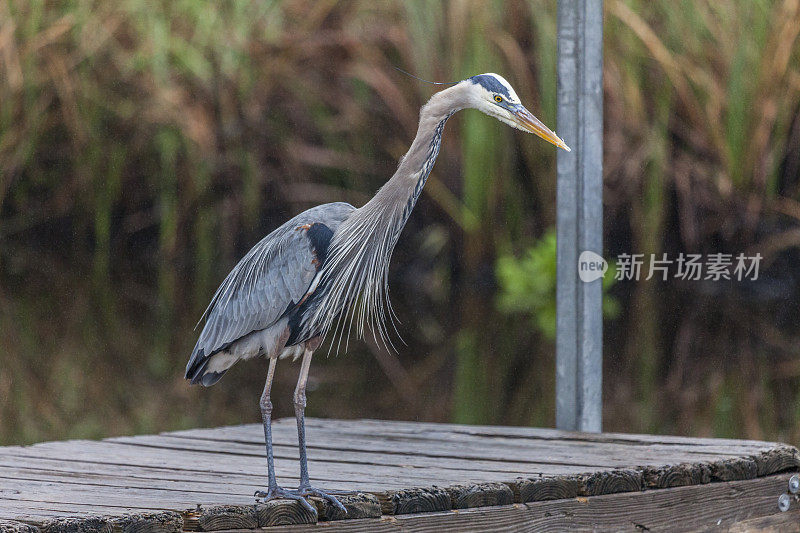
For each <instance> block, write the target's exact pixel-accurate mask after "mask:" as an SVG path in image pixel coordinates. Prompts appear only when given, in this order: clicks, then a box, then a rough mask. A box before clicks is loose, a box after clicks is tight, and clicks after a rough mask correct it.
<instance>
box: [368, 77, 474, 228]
mask: <svg viewBox="0 0 800 533" xmlns="http://www.w3.org/2000/svg"><path fill="white" fill-rule="evenodd" d="M459 89H460V88H459V87H458V86H455V87H451V88H450V89H447V90H445V91H442V92H440V93H437V94H435V95H434V96H433V97H432V98H431V100H430V101H429V102H428V103H427V104H426V105H425V106H424V107H423V108H422V110H421V111H420V119H419V127H418V129H417V135H416V137H415V138H414V142H413V143H411V147H410V148H409V149H408V152H407V153H406V155H405V156H403V159H401V160H400V164H399V165H398V167H397V171H396V172H395V173H394V175H393V176H392V177H391V178H390V179H389V181H387V182H386V184H385V185H384V186H383V187H381V189H380V190H379V191H378V192H377V193H376V194H375V196H374V197H373V198H372V199H371V200H370V201H369V202H367V204H366V205H364V206H363V207H362V208H361V209H363V210H364V211H369V212H370V214H372V215H373V216H375V215H378V216H377V217H376V219H377V220H376V221H379V222H382V223H385V224H388V225H392V226H394V227H393V229H394V230H395V232H396V234H395V236H396V235H397V234H399V233H400V231H401V230H402V229H403V226H405V223H406V221H407V220H408V217H409V216H410V215H411V210H412V209H414V205H416V203H417V199H419V195H420V194H421V193H422V188H423V187H424V186H425V182H426V181H427V180H428V176H429V175H430V173H431V170H432V169H433V164H434V163H435V162H436V157H437V156H438V155H439V147H440V146H441V143H442V133H443V132H444V125H445V123H446V122H447V119H449V118H450V117H451V116H453V113H455V112H456V111H458V110H460V109H461V108H462V107H463V106H462V105H461V104H460V103H459V100H460V98H459V96H460V95H459ZM379 213H380V214H379Z"/></svg>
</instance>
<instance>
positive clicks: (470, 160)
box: [0, 0, 800, 442]
mask: <svg viewBox="0 0 800 533" xmlns="http://www.w3.org/2000/svg"><path fill="white" fill-rule="evenodd" d="M606 11H607V13H606V34H605V46H606V54H605V65H606V66H605V94H606V102H605V108H606V109H605V114H606V131H605V139H606V148H605V182H606V190H605V202H606V236H605V242H606V243H607V248H608V252H609V254H611V255H613V254H615V253H620V252H631V251H634V252H639V253H656V254H658V253H662V252H670V253H672V252H675V251H679V250H680V251H698V252H700V251H703V252H708V251H720V250H723V251H731V250H733V251H742V250H755V249H759V250H764V253H765V255H766V251H767V250H769V251H770V253H769V262H768V265H767V269H768V270H767V272H768V273H769V272H770V270H769V269H770V268H772V271H771V272H772V273H773V274H774V275H772V278H775V279H778V278H779V279H778V281H777V283H779V284H780V283H784V284H786V283H790V282H791V280H792V279H795V278H792V276H791V275H784V274H785V273H786V272H787V268H786V265H787V261H788V264H789V265H791V264H792V263H791V258H792V256H791V253H793V252H792V250H794V249H795V248H796V247H797V246H798V239H797V232H796V231H795V230H796V224H797V221H796V219H797V218H800V204H799V203H798V202H799V201H800V188H798V181H800V180H798V177H797V175H796V174H797V169H798V168H800V155H798V154H800V126H798V124H800V120H799V119H798V107H799V106H800V53H799V52H798V45H797V32H798V28H800V18H799V17H800V8H798V2H797V1H795V0H785V1H784V0H776V1H766V0H758V1H754V2H736V3H719V2H712V1H711V0H707V1H699V2H692V1H682V2H660V3H653V2H644V1H624V2H623V1H620V0H609V1H607V2H606ZM555 28H556V19H555V1H554V0H553V1H540V0H527V1H524V0H508V1H506V2H488V3H487V2H479V1H477V0H475V1H466V2H452V3H437V2H421V1H420V2H381V3H374V2H367V1H363V0H351V1H347V2H333V1H323V2H309V1H305V0H293V1H285V2H279V1H259V2H236V1H222V2H213V3H207V2H195V1H189V0H179V1H172V2H168V1H166V0H164V1H159V2H149V1H148V2H145V1H142V0H127V1H126V2H121V3H108V2H100V1H78V0H75V1H70V2H54V1H44V0H30V1H22V0H19V1H15V0H12V1H10V2H3V3H0V354H2V360H1V361H0V442H30V441H34V440H40V439H44V438H57V437H65V436H100V435H107V434H113V433H120V432H133V431H137V432H140V431H154V430H158V429H164V428H171V427H186V426H191V425H198V424H220V423H236V422H241V421H244V420H250V419H252V420H256V419H257V409H256V407H255V402H254V399H255V398H257V396H258V390H259V387H260V385H261V384H260V381H261V378H260V376H259V375H258V371H257V370H253V368H250V369H249V370H245V371H241V370H240V369H238V368H237V369H235V370H234V371H233V372H232V373H231V374H230V376H229V377H227V378H226V382H227V383H222V384H220V385H219V386H217V387H214V388H213V389H210V390H208V391H199V390H195V389H189V388H188V387H187V386H186V385H185V384H184V383H183V382H182V379H181V369H182V367H183V365H184V363H185V359H186V356H187V353H188V350H189V349H190V348H191V345H192V343H193V340H194V333H193V332H192V327H193V326H194V323H195V321H196V319H197V317H198V316H199V315H200V313H201V312H202V309H203V308H204V306H205V304H206V303H207V301H208V299H209V298H210V296H211V294H212V293H213V290H214V288H215V287H216V285H217V284H218V283H219V281H220V280H221V279H222V278H223V276H224V275H225V273H227V271H228V270H229V269H230V268H231V267H232V266H233V264H235V262H236V260H237V259H238V258H239V257H241V255H242V254H243V253H244V252H245V251H246V250H247V249H248V248H249V247H250V246H251V245H252V244H254V243H255V242H256V241H257V240H258V239H259V238H260V237H261V236H263V235H264V234H266V233H267V232H268V231H270V230H271V229H272V228H274V227H275V226H277V225H278V224H279V223H281V222H282V221H283V220H285V219H286V218H288V217H289V216H291V215H293V214H295V213H297V212H299V211H300V210H302V209H305V208H307V207H310V206H311V205H314V204H317V203H321V202H326V201H332V200H345V201H350V202H352V203H354V204H356V205H360V203H362V202H363V201H365V199H367V198H369V196H370V195H371V194H372V193H373V192H374V191H375V190H376V189H377V188H378V187H379V186H380V185H381V184H382V183H383V182H384V180H385V179H386V178H387V177H388V176H389V175H390V174H391V173H392V171H393V170H394V168H395V166H396V161H397V159H398V158H399V157H400V156H401V155H402V154H403V153H404V151H405V150H406V148H407V146H408V144H409V142H410V140H411V139H412V138H413V135H414V133H415V129H416V123H417V118H418V115H417V114H418V109H419V106H420V105H421V104H422V103H424V102H425V101H426V100H427V98H428V97H429V95H430V94H431V93H432V92H433V91H434V90H435V87H432V86H429V85H427V84H423V83H420V82H417V81H415V80H413V79H410V78H408V77H405V76H403V75H402V74H400V73H399V72H397V71H395V70H394V69H393V68H392V66H393V65H397V66H400V67H401V68H404V69H406V70H409V71H411V72H414V73H415V74H417V75H420V76H422V77H426V78H429V79H435V80H438V81H450V80H457V79H462V78H464V77H466V76H469V75H472V74H475V73H479V72H487V71H495V72H499V73H501V74H503V75H504V76H505V77H506V78H507V79H509V80H510V81H511V82H512V84H513V85H514V86H515V88H516V90H517V92H518V93H519V95H520V97H521V98H522V100H523V101H524V102H526V103H527V104H528V107H529V108H531V109H532V110H533V111H534V113H536V114H537V115H538V116H539V117H540V118H542V119H543V120H544V121H545V122H546V123H548V124H554V123H555V101H556V73H555V52H556V41H555ZM553 166H554V151H553V149H552V147H551V146H549V145H546V144H545V143H543V142H541V141H539V140H538V139H535V138H532V137H527V136H522V135H520V134H518V133H514V132H512V131H511V130H509V129H508V128H506V127H505V126H503V125H501V124H497V123H496V122H495V121H491V120H489V119H487V118H486V117H484V116H482V115H480V114H478V113H477V112H464V113H462V114H458V115H456V116H455V117H454V118H453V119H452V120H451V122H450V123H449V124H448V127H447V132H446V134H445V141H444V147H443V150H442V154H441V156H440V162H439V163H438V165H437V166H436V168H435V170H434V173H433V175H432V176H431V178H430V180H429V183H428V185H427V187H426V192H425V194H424V195H423V197H422V200H421V201H420V204H419V206H418V208H417V209H416V210H415V213H414V215H413V216H412V219H411V221H410V223H409V227H408V229H407V230H406V232H405V233H404V235H403V237H402V239H401V243H400V246H399V247H398V249H397V251H396V253H395V257H394V259H393V267H392V274H391V275H392V280H391V282H390V285H391V287H392V292H393V298H394V301H395V303H396V307H397V308H398V312H399V314H400V316H401V319H402V320H403V328H402V331H403V336H404V339H405V341H406V343H407V344H408V346H407V347H404V348H403V349H402V350H401V354H400V355H401V357H400V358H399V359H398V358H397V357H395V356H394V355H392V354H386V353H384V352H382V351H380V350H379V349H378V348H376V347H374V346H372V345H371V344H369V343H366V344H364V345H361V344H358V345H355V346H354V347H353V348H352V349H351V353H349V354H348V355H347V356H346V357H341V358H339V359H338V360H335V361H334V360H326V359H325V358H322V357H320V358H318V361H316V362H315V365H314V370H313V371H312V374H314V375H312V381H314V383H312V385H313V386H314V387H317V388H318V389H319V392H318V393H317V394H318V395H319V396H320V397H322V396H324V397H325V398H327V399H328V401H327V402H324V405H322V402H315V401H314V399H313V396H312V399H311V401H310V404H309V410H310V412H311V413H317V414H326V415H329V416H388V417H404V418H409V417H416V418H422V419H429V420H445V419H456V420H459V421H466V422H495V423H525V424H550V423H552V421H553V414H552V407H553V398H552V383H553V379H552V375H553V374H552V371H553V369H552V367H553V348H552V344H551V342H550V341H549V340H548V338H547V337H546V336H545V335H542V334H541V333H540V332H537V331H535V330H532V329H531V327H530V321H529V318H528V317H526V316H514V315H507V314H501V313H499V312H498V311H497V310H495V293H496V290H497V289H496V282H495V280H494V275H493V272H494V263H495V258H496V257H497V256H498V255H503V256H510V255H513V254H519V255H521V254H524V253H525V250H526V249H527V248H529V247H530V246H533V245H534V243H535V242H536V241H537V240H538V239H539V238H540V237H541V236H542V235H544V234H546V232H547V231H548V229H549V228H551V227H552V226H553V224H554V218H555V213H554V205H555V201H554V200H555V182H554V169H553ZM792 169H795V170H794V171H792ZM793 231H794V233H793ZM769 265H772V267H770V266H769ZM781 276H783V278H781ZM768 277H769V276H768ZM787 280H788V281H787ZM797 281H800V280H797ZM779 286H780V287H781V289H780V290H783V288H784V287H789V289H786V290H784V291H783V292H785V293H787V294H789V295H790V296H791V295H792V294H793V293H792V290H794V289H791V287H792V285H779ZM728 289H729V290H728V292H727V294H733V295H736V297H735V298H733V299H731V300H730V301H728V302H727V303H725V302H724V301H723V302H722V303H720V301H719V300H720V299H719V298H718V295H711V296H710V297H709V296H707V295H704V294H702V290H700V289H698V288H697V287H695V288H691V287H690V288H688V289H686V290H684V288H681V287H678V286H675V285H673V284H667V285H665V284H662V283H656V282H650V283H641V284H625V283H620V284H618V285H617V286H615V287H614V289H613V292H614V293H615V295H616V296H617V297H618V299H619V301H620V303H621V304H622V305H621V307H622V309H623V311H622V313H621V315H620V317H619V318H618V319H616V320H615V321H613V322H611V323H609V327H608V328H607V332H608V334H607V341H608V342H607V349H606V354H607V359H606V361H607V362H606V370H607V371H610V372H612V373H613V379H611V378H609V379H606V380H605V383H606V384H607V387H609V388H607V390H606V398H607V402H606V413H605V414H606V421H607V424H606V425H607V427H609V428H610V429H622V430H631V431H635V430H652V431H674V432H681V433H703V434H707V433H712V432H713V433H718V434H732V433H737V434H747V435H750V436H772V437H776V438H777V437H783V438H793V439H797V438H799V437H800V429H798V424H797V421H798V420H800V387H798V376H800V371H798V370H797V368H798V367H797V366H796V364H795V363H794V359H793V357H792V356H793V354H794V352H793V350H794V348H793V346H795V345H796V340H797V336H798V331H797V327H796V324H794V323H792V322H791V321H789V322H788V323H787V322H786V321H785V318H782V317H785V316H792V313H793V312H795V307H794V306H796V304H797V297H796V295H795V296H793V298H794V299H792V297H790V298H787V299H780V298H778V299H777V300H776V299H775V298H774V297H768V294H767V293H769V288H768V287H767V286H766V285H757V286H756V287H755V288H754V289H752V290H751V292H747V290H748V289H747V288H736V287H734V288H728ZM780 290H779V292H780ZM693 291H694V292H693ZM737 291H738V292H737ZM765 295H766V296H765ZM709 298H711V299H712V301H713V305H712V304H709V303H708V299H709ZM769 298H773V299H771V300H770V299H769ZM776 306H778V308H779V312H775V311H774V309H775V308H776ZM781 313H783V314H781ZM743 317H747V319H748V320H743ZM748 321H749V325H748ZM731 324H738V325H739V326H738V327H732V326H731ZM753 324H757V325H758V327H754V326H753ZM765 324H766V325H767V326H769V327H766V326H765ZM351 346H353V345H351ZM283 366H286V367H288V365H282V368H281V370H280V371H279V376H278V379H279V381H278V384H277V387H278V393H279V394H278V396H279V395H280V393H281V391H282V392H283V393H285V394H284V396H285V397H286V398H288V397H289V391H290V390H291V386H292V384H291V382H292V380H293V379H294V375H293V373H292V372H288V371H286V370H283ZM230 382H238V384H239V385H240V386H238V387H237V386H232V385H231V383H230ZM753 383H757V386H755V385H754V386H751V384H753ZM365 399H369V400H370V401H369V402H367V401H365ZM288 405H289V404H288V402H285V403H284V404H283V405H282V404H281V402H277V407H278V408H279V409H284V410H283V412H284V413H287V414H288V413H289V412H290V409H288ZM787 405H789V406H790V407H788V408H786V406H787ZM84 406H92V407H91V408H86V407H84ZM776 406H782V407H783V408H782V409H779V408H777V407H776ZM787 409H788V411H787Z"/></svg>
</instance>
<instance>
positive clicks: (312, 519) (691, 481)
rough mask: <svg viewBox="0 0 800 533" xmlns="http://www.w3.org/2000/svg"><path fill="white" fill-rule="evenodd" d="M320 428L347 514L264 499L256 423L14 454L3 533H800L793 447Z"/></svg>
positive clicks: (2, 475) (282, 442)
mask: <svg viewBox="0 0 800 533" xmlns="http://www.w3.org/2000/svg"><path fill="white" fill-rule="evenodd" d="M307 428H308V429H307V431H308V442H309V446H310V447H309V457H310V464H309V468H310V471H311V477H312V482H314V483H315V484H316V485H317V486H319V487H322V488H325V489H333V490H341V491H351V492H352V494H349V495H347V496H342V497H341V499H342V502H343V503H344V504H345V506H346V507H347V508H348V511H349V512H348V515H347V516H342V515H340V514H339V513H338V512H337V511H336V510H335V509H334V508H332V507H330V506H328V505H326V504H324V503H323V502H322V501H318V500H312V501H313V503H314V504H315V505H316V507H317V511H318V512H317V516H314V515H313V514H312V513H309V512H307V511H305V510H304V508H303V507H302V506H301V505H299V504H298V503H297V502H283V501H275V502H270V503H269V504H258V505H256V504H254V499H253V492H254V491H255V490H257V489H261V488H263V487H264V485H265V484H266V465H265V453H264V443H263V431H262V429H261V426H260V425H255V424H254V425H244V426H232V427H222V428H215V429H196V430H188V431H175V432H171V433H163V434H160V435H144V436H135V437H117V438H111V439H105V440H103V441H86V440H80V441H65V442H47V443H42V444H36V445H33V446H9V447H5V448H0V532H2V533H9V532H15V533H16V532H22V531H25V532H30V533H36V532H37V531H42V532H44V533H55V532H60V531H69V532H73V533H83V532H95V531H96V532H101V531H102V532H108V533H112V532H113V533H116V532H126V533H127V532H130V533H147V532H153V533H156V532H158V533H162V532H163V533H174V532H179V531H222V530H248V529H255V528H259V527H266V526H280V525H284V528H285V529H286V530H287V531H306V530H314V529H319V530H320V531H406V530H409V529H411V530H414V531H442V530H448V529H449V530H453V531H508V530H528V531H538V530H546V531H552V530H559V529H567V528H570V529H575V530H600V531H606V530H614V531H619V530H623V531H657V530H669V531H694V530H707V529H712V530H713V529H717V528H719V529H724V530H728V531H749V530H752V529H756V530H780V531H800V503H798V499H797V498H796V497H795V496H794V495H789V496H788V500H787V496H784V497H783V498H784V503H785V502H786V501H788V502H789V510H788V511H786V512H781V511H780V510H779V497H781V495H783V494H789V480H790V478H791V476H792V475H793V474H794V473H796V472H798V470H800V455H799V454H798V451H797V449H796V448H794V447H792V446H788V445H785V444H780V443H770V442H760V441H745V440H723V439H692V438H682V437H666V436H645V435H625V434H610V433H601V434H583V433H570V432H563V431H557V430H550V429H534V428H521V427H499V426H463V425H448V424H423V423H411V422H386V421H377V420H321V419H309V420H308V423H307ZM274 441H275V455H276V467H277V472H278V478H279V481H280V483H282V484H283V485H284V486H296V485H297V483H298V475H299V469H298V463H297V458H298V454H297V445H296V433H295V425H294V419H282V420H278V421H276V423H275V424H274ZM317 522H318V523H317ZM315 523H317V524H315ZM286 524H295V525H286ZM284 528H280V527H277V528H276V529H281V530H283V529H284Z"/></svg>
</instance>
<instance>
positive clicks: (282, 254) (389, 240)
mask: <svg viewBox="0 0 800 533" xmlns="http://www.w3.org/2000/svg"><path fill="white" fill-rule="evenodd" d="M466 108H474V109H478V110H480V111H482V112H484V113H486V114H487V115H489V116H492V117H494V118H496V119H498V120H500V121H502V122H505V123H506V124H509V125H511V126H513V127H515V128H518V129H521V130H523V131H526V132H529V133H534V134H536V135H538V136H539V137H541V138H543V139H545V140H547V141H549V142H551V143H553V144H555V145H556V146H559V147H561V148H564V149H565V150H569V147H568V146H567V145H566V144H565V143H564V141H562V140H561V139H559V138H558V136H557V135H556V134H555V133H553V132H552V131H550V129H548V128H547V127H546V126H545V125H544V124H542V122H541V121H539V119H537V118H536V117H535V116H533V114H532V113H531V112H530V111H528V110H527V109H525V107H524V106H523V105H522V104H521V103H520V101H519V98H518V97H517V94H516V93H515V92H514V89H512V88H511V85H509V83H508V82H507V81H506V80H505V79H503V78H502V77H501V76H499V75H497V74H480V75H477V76H473V77H471V78H468V79H466V80H463V81H460V82H458V83H456V84H454V85H452V86H451V87H448V88H447V89H444V90H443V91H440V92H438V93H436V94H434V95H433V96H432V97H431V99H430V100H429V101H428V103H427V104H425V105H424V106H423V107H422V110H421V111H420V118H419V128H418V130H417V136H416V137H415V138H414V142H413V143H412V144H411V148H409V150H408V153H407V154H406V155H405V156H404V157H403V158H402V159H401V160H400V164H399V165H398V167H397V170H396V171H395V173H394V175H393V176H392V177H391V179H389V181H388V182H386V184H385V185H384V186H383V187H381V188H380V190H379V191H378V192H377V193H376V194H375V196H374V197H373V198H372V199H371V200H370V201H369V202H367V203H366V204H365V205H363V206H362V207H360V208H358V209H356V208H355V207H353V206H352V205H350V204H347V203H343V202H335V203H330V204H324V205H320V206H317V207H312V208H311V209H309V210H307V211H304V212H302V213H300V214H299V215H297V216H296V217H294V218H293V219H291V220H289V221H288V222H286V223H285V224H283V225H282V226H281V227H279V228H278V229H276V230H275V231H273V232H272V233H270V234H269V235H267V236H266V237H264V239H262V240H261V241H260V242H259V243H258V244H256V245H255V246H254V247H253V249H252V250H250V251H249V252H248V253H247V255H245V256H244V258H242V260H241V261H239V264H237V265H236V267H235V268H234V269H233V270H232V271H231V273H230V274H228V277H226V278H225V281H223V282H222V285H220V287H219V289H217V292H216V294H214V297H213V298H212V300H211V303H210V304H209V306H208V308H207V309H206V311H205V313H204V314H203V317H204V318H205V320H206V322H205V327H203V331H202V332H201V333H200V338H199V339H198V341H197V345H196V346H195V348H194V351H193V352H192V357H191V359H190V360H189V364H188V365H187V366H186V379H190V380H191V382H192V383H202V384H203V385H205V386H210V385H213V384H214V383H216V382H217V381H219V379H220V378H221V377H222V376H223V375H224V374H225V372H226V371H227V370H228V369H229V368H230V367H231V366H232V365H233V364H234V363H235V362H237V361H239V360H241V359H251V358H254V357H257V356H266V357H267V358H268V359H269V370H268V371H267V381H266V384H265V385H264V393H263V394H262V395H261V402H260V406H261V416H262V420H263V423H264V439H265V441H266V447H267V470H268V485H267V490H266V491H257V492H256V498H258V499H260V500H262V501H267V500H271V499H275V498H290V499H295V500H300V501H301V502H302V503H303V504H304V505H305V506H307V507H308V508H309V509H311V506H310V504H309V503H308V501H306V497H307V496H317V497H320V498H324V499H326V500H328V501H329V502H331V503H332V504H333V505H335V506H337V507H338V508H340V509H341V510H342V511H344V507H343V506H342V505H341V504H340V503H339V501H338V500H337V499H336V498H335V497H334V496H332V495H330V494H326V493H325V492H323V491H321V490H319V489H317V488H314V487H312V486H311V483H310V481H309V476H308V465H307V459H306V441H305V425H304V411H305V406H306V393H305V390H306V380H307V378H308V368H309V365H310V364H311V356H312V354H313V352H314V350H315V349H317V347H319V345H320V343H321V342H322V340H323V339H324V338H325V336H326V335H327V334H329V333H331V332H333V336H334V338H335V336H336V334H337V332H338V334H339V335H340V339H341V336H342V335H345V334H349V332H350V328H351V327H352V326H353V324H355V325H356V331H357V333H358V334H359V336H363V334H364V329H365V326H368V327H370V328H371V329H372V331H373V332H375V333H377V335H379V336H380V337H382V338H385V337H386V334H387V329H386V321H387V315H388V316H389V317H391V315H392V311H391V306H390V304H389V300H388V281H387V274H388V270H389V260H390V259H391V256H392V250H393V249H394V246H395V244H396V243H397V239H398V237H399V236H400V232H401V231H402V229H403V226H404V225H405V223H406V220H408V217H409V215H410V214H411V210H412V209H413V208H414V204H415V203H416V202H417V199H418V198H419V195H420V193H421V192H422V188H423V186H424V185H425V181H426V180H427V178H428V175H429V174H430V172H431V168H432V167H433V163H434V162H435V161H436V156H437V155H438V154H439V145H440V143H441V139H442V131H443V130H444V125H445V122H447V119H448V118H450V117H451V116H452V115H453V113H455V112H456V111H459V110H461V109H466ZM356 302H358V304H356ZM390 320H391V318H390ZM345 332H346V333H345ZM337 349H338V346H337ZM301 356H302V362H301V365H300V377H299V378H298V380H297V388H296V389H295V391H294V410H295V416H296V418H297V437H298V444H299V448H300V485H299V487H298V489H297V490H289V489H284V488H281V487H279V486H278V483H277V480H276V479H275V465H274V459H273V455H272V430H271V425H270V423H271V416H272V403H271V401H270V388H271V386H272V378H273V376H274V374H275V364H276V363H277V361H278V359H279V358H280V359H282V358H284V357H292V358H293V359H294V360H297V359H298V358H300V357H301Z"/></svg>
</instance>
